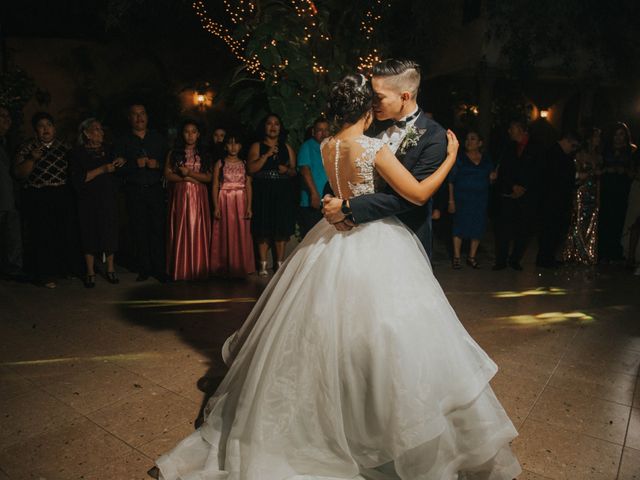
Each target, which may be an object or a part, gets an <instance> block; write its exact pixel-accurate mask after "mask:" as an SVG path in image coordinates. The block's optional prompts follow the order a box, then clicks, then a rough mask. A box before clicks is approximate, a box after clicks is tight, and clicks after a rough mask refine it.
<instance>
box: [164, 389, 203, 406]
mask: <svg viewBox="0 0 640 480" xmlns="http://www.w3.org/2000/svg"><path fill="white" fill-rule="evenodd" d="M164 388H166V389H167V390H169V391H170V392H171V393H173V394H175V395H178V396H179V397H182V398H183V399H185V400H188V401H189V402H191V403H193V404H194V405H196V406H197V405H198V402H194V401H193V399H192V398H190V397H188V396H186V395H184V394H183V393H180V392H176V391H175V390H172V389H171V387H164ZM205 396H206V394H205V393H204V392H202V399H203V400H204V397H205Z"/></svg>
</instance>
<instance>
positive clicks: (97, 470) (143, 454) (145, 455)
mask: <svg viewBox="0 0 640 480" xmlns="http://www.w3.org/2000/svg"><path fill="white" fill-rule="evenodd" d="M131 448H132V451H130V452H127V453H125V454H124V455H121V456H119V457H117V458H116V459H115V460H121V459H123V458H125V457H126V456H128V455H131V454H133V453H138V454H140V455H142V456H143V457H144V458H146V459H147V460H149V461H150V462H153V465H155V461H154V460H153V458H150V457H149V455H147V454H145V453H144V452H141V451H140V450H138V449H137V448H135V447H131ZM107 465H109V463H107ZM103 468H104V466H101V467H98V468H94V469H93V470H91V471H88V472H85V473H81V474H80V477H81V478H82V477H83V476H86V475H90V474H92V473H95V472H99V471H101V470H102V469H103ZM149 468H151V467H149ZM116 480H119V479H116Z"/></svg>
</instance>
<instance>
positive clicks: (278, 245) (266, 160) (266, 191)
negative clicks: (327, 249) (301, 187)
mask: <svg viewBox="0 0 640 480" xmlns="http://www.w3.org/2000/svg"><path fill="white" fill-rule="evenodd" d="M258 135H259V136H260V137H261V138H262V140H261V141H260V142H256V143H254V144H253V145H251V148H250V149H249V155H248V162H247V169H248V170H249V173H250V174H251V175H252V177H253V199H252V211H253V217H252V221H251V231H252V233H253V236H254V238H255V239H256V242H257V244H258V255H259V261H260V270H259V271H258V275H261V276H265V275H267V274H268V272H267V252H268V251H269V244H270V242H271V241H273V242H274V244H275V250H276V251H275V260H276V261H275V265H274V267H275V268H274V269H278V268H279V267H280V266H281V265H282V263H283V262H284V254H285V249H286V246H287V242H288V241H289V238H290V237H291V235H293V232H294V230H295V222H296V220H295V217H296V203H297V202H296V195H295V191H294V188H293V182H292V180H291V178H292V177H294V176H295V175H296V154H295V152H294V151H293V149H292V148H291V147H290V146H289V145H288V144H287V142H286V138H287V136H286V130H285V128H284V126H283V124H282V121H281V120H280V117H279V116H278V115H276V114H274V113H271V114H269V115H267V116H266V117H265V118H264V119H263V121H262V122H260V126H259V131H258Z"/></svg>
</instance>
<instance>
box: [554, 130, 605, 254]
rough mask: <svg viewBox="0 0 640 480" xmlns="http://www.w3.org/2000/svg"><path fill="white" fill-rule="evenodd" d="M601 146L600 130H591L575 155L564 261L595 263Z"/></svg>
mask: <svg viewBox="0 0 640 480" xmlns="http://www.w3.org/2000/svg"><path fill="white" fill-rule="evenodd" d="M601 143H602V132H601V130H600V129H599V128H592V129H591V130H590V131H589V132H588V133H587V135H586V145H585V147H584V148H583V149H582V150H580V151H579V152H578V153H577V154H576V174H577V189H576V196H575V200H574V204H573V213H572V215H571V226H570V228H569V235H568V236H567V242H566V245H565V248H564V251H563V252H562V259H563V260H564V261H565V262H569V263H579V264H583V265H595V264H596V263H598V216H599V212H600V181H599V171H600V168H601V165H602V155H601V153H600V145H601Z"/></svg>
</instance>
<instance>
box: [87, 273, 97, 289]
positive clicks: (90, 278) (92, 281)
mask: <svg viewBox="0 0 640 480" xmlns="http://www.w3.org/2000/svg"><path fill="white" fill-rule="evenodd" d="M95 286H96V276H95V275H86V276H85V277H84V287H85V288H93V287H95Z"/></svg>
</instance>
